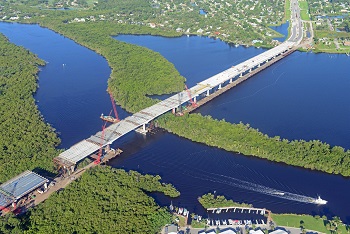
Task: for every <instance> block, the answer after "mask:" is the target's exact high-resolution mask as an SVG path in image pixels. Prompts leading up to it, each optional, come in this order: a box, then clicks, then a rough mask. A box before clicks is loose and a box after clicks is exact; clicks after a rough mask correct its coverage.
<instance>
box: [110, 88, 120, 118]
mask: <svg viewBox="0 0 350 234" xmlns="http://www.w3.org/2000/svg"><path fill="white" fill-rule="evenodd" d="M109 96H110V98H111V102H112V106H113V110H114V116H115V119H116V120H117V121H119V117H118V112H117V107H116V106H115V102H114V98H113V95H112V93H109Z"/></svg>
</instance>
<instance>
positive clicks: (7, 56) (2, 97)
mask: <svg viewBox="0 0 350 234" xmlns="http://www.w3.org/2000/svg"><path fill="white" fill-rule="evenodd" d="M38 65H41V66H43V65H44V62H43V61H42V60H40V59H38V58H37V57H36V56H35V55H34V54H32V53H30V52H29V51H28V50H26V49H24V48H22V47H18V46H15V45H13V44H11V43H10V42H8V40H7V39H6V38H5V37H4V36H3V35H1V34H0V162H1V163H0V183H1V182H5V181H6V180H8V179H10V178H12V177H13V176H15V175H17V174H19V173H22V172H23V171H25V170H28V169H29V170H33V169H35V168H40V169H46V170H48V171H53V163H52V158H53V157H55V156H56V155H57V154H58V152H57V151H56V150H55V146H56V145H57V144H58V143H59V139H58V138H57V136H56V134H55V133H54V131H53V129H52V128H51V127H50V126H49V125H47V124H45V123H44V121H43V119H42V117H41V116H40V113H39V111H38V110H37V107H36V105H35V100H34V98H33V93H34V92H35V91H36V89H37V84H36V80H37V76H36V74H37V73H38Z"/></svg>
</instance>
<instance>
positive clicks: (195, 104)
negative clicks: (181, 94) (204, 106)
mask: <svg viewBox="0 0 350 234" xmlns="http://www.w3.org/2000/svg"><path fill="white" fill-rule="evenodd" d="M185 88H186V91H187V94H188V97H189V98H190V103H191V104H192V106H193V107H196V106H197V103H196V102H195V101H193V99H192V96H191V91H190V90H189V89H188V88H187V85H186V84H185Z"/></svg>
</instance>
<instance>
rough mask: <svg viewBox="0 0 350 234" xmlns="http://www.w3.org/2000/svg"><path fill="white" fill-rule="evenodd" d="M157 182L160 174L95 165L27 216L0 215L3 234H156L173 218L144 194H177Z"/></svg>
mask: <svg viewBox="0 0 350 234" xmlns="http://www.w3.org/2000/svg"><path fill="white" fill-rule="evenodd" d="M159 180H160V177H159V176H151V175H141V174H140V173H138V172H135V171H130V172H125V171H124V170H120V169H111V168H109V167H106V168H103V167H95V168H93V169H90V170H88V171H86V172H85V173H84V174H83V175H82V177H81V178H79V179H78V181H76V182H73V183H72V184H71V185H69V186H68V187H67V188H66V189H65V190H63V191H61V192H58V193H55V194H53V195H51V197H50V199H48V200H47V201H45V203H41V204H40V205H38V206H37V207H35V208H34V209H32V210H31V211H30V212H29V213H28V215H27V216H25V217H22V218H21V219H19V220H18V219H15V218H12V217H10V216H8V217H5V218H2V219H0V220H1V221H0V232H1V233H23V231H24V230H26V233H157V232H159V231H160V228H161V227H162V226H163V225H165V224H166V223H170V222H171V219H172V217H171V215H170V213H169V212H168V211H166V210H165V209H164V208H161V207H159V206H157V205H156V203H155V202H154V200H153V198H151V197H149V196H148V195H147V194H146V192H163V193H164V194H166V195H170V196H171V197H176V196H179V192H178V191H177V190H176V189H175V188H173V187H172V186H171V185H168V184H162V183H160V182H159Z"/></svg>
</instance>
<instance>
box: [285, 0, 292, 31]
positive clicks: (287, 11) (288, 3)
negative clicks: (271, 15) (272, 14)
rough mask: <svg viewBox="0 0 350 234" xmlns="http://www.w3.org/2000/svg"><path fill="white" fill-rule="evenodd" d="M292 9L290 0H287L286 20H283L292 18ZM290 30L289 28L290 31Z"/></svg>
mask: <svg viewBox="0 0 350 234" xmlns="http://www.w3.org/2000/svg"><path fill="white" fill-rule="evenodd" d="M291 14H292V12H291V10H290V0H286V2H285V4H284V20H283V21H287V20H290V17H291ZM289 31H290V30H288V32H289Z"/></svg>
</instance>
